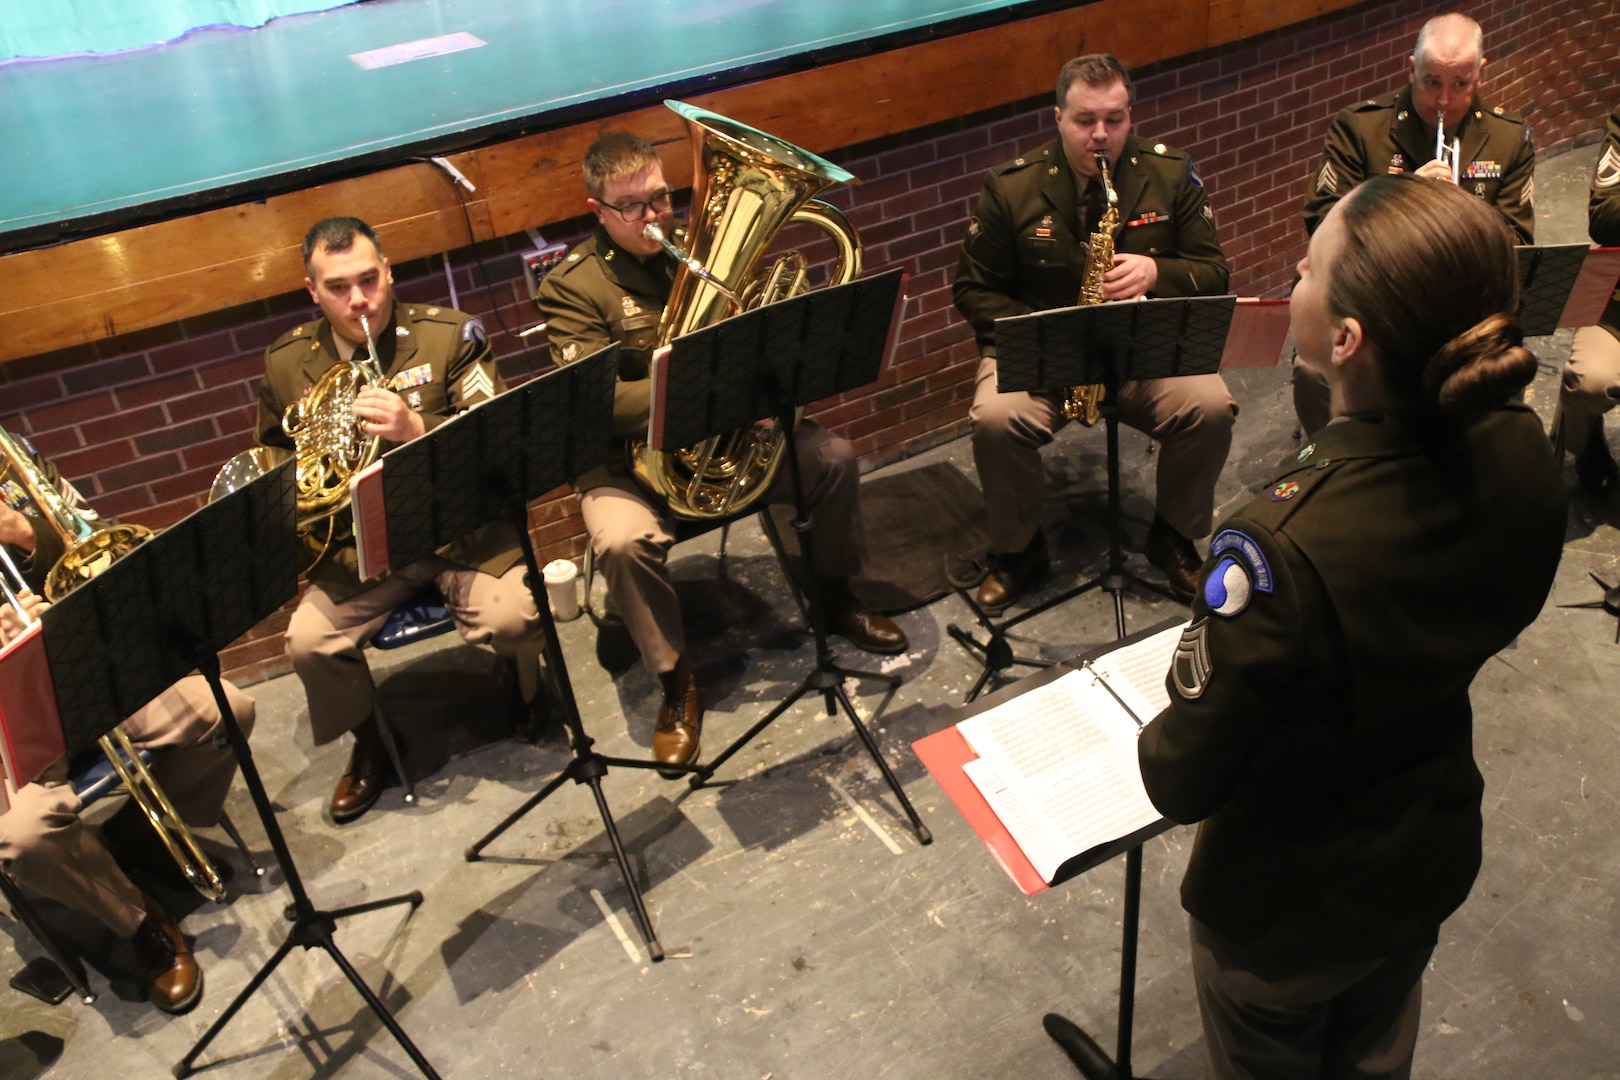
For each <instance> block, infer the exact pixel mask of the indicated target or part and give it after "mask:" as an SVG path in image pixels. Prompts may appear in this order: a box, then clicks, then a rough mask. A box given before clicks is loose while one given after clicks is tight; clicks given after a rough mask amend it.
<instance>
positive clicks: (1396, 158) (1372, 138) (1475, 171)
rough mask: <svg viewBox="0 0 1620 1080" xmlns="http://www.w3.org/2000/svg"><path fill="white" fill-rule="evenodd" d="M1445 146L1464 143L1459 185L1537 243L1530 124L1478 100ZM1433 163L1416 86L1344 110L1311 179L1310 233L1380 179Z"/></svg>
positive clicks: (1431, 144) (1429, 131) (1526, 239)
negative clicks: (1359, 188) (1415, 100)
mask: <svg viewBox="0 0 1620 1080" xmlns="http://www.w3.org/2000/svg"><path fill="white" fill-rule="evenodd" d="M1446 137H1447V141H1448V142H1449V141H1450V140H1451V138H1452V137H1456V138H1457V139H1459V140H1461V142H1462V150H1461V153H1460V154H1459V155H1458V160H1459V161H1460V162H1461V163H1462V164H1461V167H1460V169H1459V175H1458V178H1457V184H1458V186H1459V187H1461V188H1462V189H1463V190H1464V191H1471V192H1473V193H1474V194H1475V195H1478V196H1479V197H1480V198H1482V199H1484V200H1485V201H1486V202H1488V203H1490V204H1491V205H1492V206H1494V207H1496V209H1497V210H1498V211H1500V212H1501V214H1502V216H1503V217H1504V218H1506V219H1507V221H1508V224H1509V225H1511V226H1513V231H1514V232H1515V233H1517V234H1518V237H1519V240H1518V242H1519V243H1521V244H1529V243H1534V242H1535V235H1536V212H1535V195H1536V182H1535V166H1536V150H1535V147H1534V146H1532V145H1531V144H1530V125H1529V124H1527V123H1525V122H1524V120H1523V119H1522V118H1521V117H1520V116H1519V115H1518V114H1517V113H1511V112H1508V111H1507V110H1505V109H1503V108H1501V107H1500V106H1492V105H1487V104H1486V103H1485V102H1483V101H1481V100H1480V99H1479V98H1478V97H1477V96H1476V97H1475V98H1474V103H1473V105H1472V106H1471V107H1470V108H1469V110H1468V115H1467V117H1466V118H1465V119H1464V120H1463V122H1462V124H1460V125H1459V126H1458V128H1457V130H1456V131H1448V132H1446ZM1433 160H1434V128H1433V126H1432V125H1430V124H1427V123H1425V122H1424V121H1423V118H1422V117H1420V116H1419V115H1418V112H1417V110H1416V109H1414V108H1413V107H1412V87H1411V86H1410V85H1408V86H1406V87H1403V88H1402V89H1400V90H1397V91H1395V92H1394V93H1392V94H1385V95H1384V96H1383V97H1380V98H1371V99H1368V100H1366V101H1358V102H1357V103H1356V104H1354V105H1350V106H1347V107H1345V108H1343V109H1340V110H1339V114H1338V115H1337V116H1335V117H1334V118H1333V125H1332V126H1331V127H1330V128H1328V135H1327V144H1326V145H1325V146H1324V147H1323V150H1322V161H1321V163H1320V164H1319V165H1318V166H1317V167H1316V171H1315V172H1314V173H1312V174H1311V192H1310V195H1309V196H1307V197H1306V199H1305V231H1306V232H1308V233H1314V232H1315V231H1316V227H1317V226H1318V225H1320V224H1322V219H1323V218H1325V217H1327V212H1328V211H1329V210H1331V209H1332V208H1333V204H1334V203H1336V202H1338V201H1339V200H1340V199H1341V198H1343V197H1344V196H1346V195H1348V194H1350V189H1351V188H1353V187H1355V186H1356V185H1357V184H1359V183H1361V182H1362V181H1363V180H1365V179H1367V178H1368V177H1370V176H1377V175H1378V174H1379V173H1384V172H1392V173H1411V172H1417V170H1418V169H1420V168H1422V167H1423V166H1424V165H1427V164H1428V163H1429V162H1431V161H1433Z"/></svg>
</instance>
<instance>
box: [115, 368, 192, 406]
mask: <svg viewBox="0 0 1620 1080" xmlns="http://www.w3.org/2000/svg"><path fill="white" fill-rule="evenodd" d="M196 389H197V374H196V372H194V371H182V372H180V373H178V374H175V375H168V376H165V377H164V378H161V379H150V380H148V381H146V382H139V383H132V384H130V385H129V386H120V387H119V388H118V389H117V390H116V391H114V394H113V396H114V397H115V398H117V400H118V407H119V408H120V409H130V408H134V407H135V406H137V405H150V404H151V403H153V402H155V401H168V400H169V399H170V398H175V397H181V396H183V395H185V394H189V393H191V392H192V391H193V390H196Z"/></svg>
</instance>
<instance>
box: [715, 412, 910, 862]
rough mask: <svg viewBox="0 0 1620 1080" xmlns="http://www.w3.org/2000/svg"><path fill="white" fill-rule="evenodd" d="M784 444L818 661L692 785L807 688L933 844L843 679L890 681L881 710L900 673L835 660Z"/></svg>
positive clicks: (794, 457) (799, 485) (782, 418)
mask: <svg viewBox="0 0 1620 1080" xmlns="http://www.w3.org/2000/svg"><path fill="white" fill-rule="evenodd" d="M792 417H793V409H792V406H791V403H788V404H787V405H786V407H785V408H784V409H783V411H782V412H781V414H780V415H779V416H778V418H777V422H778V423H779V424H781V425H782V430H785V431H791V430H792V427H793V424H792ZM786 450H787V461H786V463H785V465H786V467H787V470H788V475H789V477H790V478H791V479H792V483H793V509H794V515H795V516H794V520H793V530H794V532H796V533H797V534H798V537H799V551H800V553H801V554H802V556H803V558H804V565H805V568H806V573H805V577H806V579H807V580H806V583H805V592H806V594H807V598H808V600H809V610H808V612H807V613H806V614H807V617H808V621H809V623H810V632H811V633H812V635H814V637H815V641H816V661H815V667H814V669H813V670H812V671H811V672H810V673H809V674H808V675H806V676H805V678H804V681H803V682H801V683H800V684H799V686H798V689H796V690H794V691H793V693H792V694H789V695H788V698H787V700H786V701H783V702H782V703H781V704H780V705H778V706H776V708H774V709H772V710H771V711H770V712H768V713H766V714H765V716H764V717H763V718H762V719H760V720H759V721H758V722H757V723H755V724H754V726H753V727H751V728H749V729H748V730H747V731H746V732H745V733H744V734H743V736H742V737H741V738H739V739H738V740H736V741H735V742H733V743H732V744H731V745H730V746H728V747H726V748H725V750H723V751H721V753H720V756H719V757H717V758H715V759H714V760H713V761H711V762H709V763H708V764H707V765H705V766H703V767H701V768H699V769H696V770H695V771H694V772H693V774H692V776H691V778H690V779H689V781H688V782H689V783H690V784H691V786H692V787H693V788H700V787H702V786H704V785H705V784H707V783H708V782H709V779H710V777H712V776H713V775H714V773H715V770H717V769H718V768H720V766H721V765H724V764H725V763H726V762H727V761H728V760H730V758H731V756H732V755H733V754H735V753H736V752H737V751H738V750H741V749H742V748H743V747H744V746H746V745H747V744H748V743H749V741H750V740H752V739H753V738H754V736H756V735H758V734H759V733H760V732H762V731H764V730H765V729H766V728H767V727H769V726H770V725H771V723H772V722H773V721H774V720H775V719H776V718H777V717H779V716H781V715H782V714H783V713H785V712H787V711H788V710H789V709H791V708H792V707H793V706H794V705H795V704H796V703H797V702H798V700H799V699H800V698H802V697H803V696H804V695H806V694H809V693H818V694H820V695H821V696H822V700H823V701H824V702H825V703H826V708H827V715H828V716H835V715H837V712H838V709H839V707H842V708H843V710H844V715H845V716H846V717H848V719H849V722H850V724H851V725H853V726H854V728H855V734H856V735H857V736H859V738H860V740H861V744H862V745H863V746H864V747H865V748H866V752H867V753H868V754H869V755H871V758H872V760H873V761H874V762H876V763H877V767H878V769H879V771H880V772H882V773H883V779H884V781H885V782H886V783H887V784H888V785H889V790H890V791H892V792H894V797H895V799H896V800H897V801H898V802H899V803H900V807H901V809H903V810H904V811H905V813H906V817H907V818H909V819H910V820H911V828H912V830H913V831H914V832H915V833H916V835H917V842H918V843H921V844H931V843H933V841H934V836H933V834H932V833H930V832H929V831H928V827H927V826H925V825H924V824H923V823H922V818H921V817H920V816H919V815H918V814H917V809H916V807H914V806H912V805H911V800H910V799H908V798H907V797H906V793H905V789H904V788H902V787H901V786H900V781H899V779H898V778H897V777H896V776H895V775H894V772H893V770H891V769H890V768H889V763H888V762H887V761H885V760H883V754H882V752H881V751H880V750H879V749H878V745H877V740H876V739H874V738H873V737H872V733H871V732H870V731H869V730H867V728H866V725H865V724H863V723H861V718H860V716H859V714H857V713H856V712H855V706H854V703H852V702H851V701H850V700H849V696H848V695H847V694H845V693H844V680H845V679H846V678H855V679H873V680H876V681H879V682H885V683H888V685H889V692H888V694H886V695H885V696H884V698H883V704H882V705H880V706H879V707H878V710H877V711H878V712H879V713H881V712H882V711H883V708H884V707H885V706H887V705H888V703H889V699H890V698H891V697H893V696H894V691H895V690H896V689H897V688H898V687H899V686H900V679H899V677H898V676H894V675H884V674H880V673H878V672H873V671H856V670H854V669H851V668H842V667H839V666H838V665H837V664H836V663H834V661H833V655H832V652H831V650H829V649H828V647H827V631H826V604H825V598H824V597H823V596H822V594H821V584H820V582H819V580H818V579H817V577H816V572H815V566H816V559H815V548H814V541H813V539H812V537H811V535H810V514H809V511H808V509H807V508H806V506H805V500H804V483H803V480H802V479H801V477H800V475H799V455H798V449H797V447H796V446H795V445H794V440H793V439H788V440H787V443H786Z"/></svg>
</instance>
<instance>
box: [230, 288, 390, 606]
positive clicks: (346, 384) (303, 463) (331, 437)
mask: <svg viewBox="0 0 1620 1080" xmlns="http://www.w3.org/2000/svg"><path fill="white" fill-rule="evenodd" d="M360 325H361V326H362V327H363V328H364V329H365V332H366V351H367V354H368V355H367V356H365V357H364V358H363V359H359V360H356V359H354V358H352V357H351V358H350V359H349V361H348V362H347V363H342V364H334V365H332V366H331V367H330V368H328V369H327V370H326V373H325V374H323V375H322V376H321V377H320V379H319V380H318V381H317V382H316V383H315V385H313V386H311V387H310V388H309V392H308V393H306V394H305V395H304V396H303V398H302V399H301V400H299V401H295V402H293V403H292V404H291V405H289V406H287V410H286V412H284V413H283V414H282V417H281V427H282V430H283V431H285V432H286V433H287V434H288V435H289V436H291V437H292V440H293V445H295V446H296V447H297V450H295V451H293V452H292V453H291V454H289V452H288V451H286V450H284V449H282V448H280V447H273V446H255V447H253V448H252V449H250V450H244V451H242V452H241V453H240V454H237V455H236V456H235V457H233V458H231V459H230V460H229V461H227V462H226V463H225V464H224V465H223V466H221V468H220V470H219V472H218V473H217V474H215V476H214V483H213V486H212V487H211V488H210V489H209V492H208V501H209V502H213V501H214V500H215V499H218V498H221V497H223V496H225V495H229V494H230V493H231V492H233V491H235V490H237V489H238V488H241V487H245V486H246V485H247V484H249V483H251V482H252V481H254V480H257V479H258V478H259V477H261V476H263V475H264V474H265V473H267V472H269V471H270V470H271V469H273V468H275V467H276V466H277V465H279V464H281V463H282V462H283V461H285V460H287V458H288V457H289V456H293V457H297V459H298V466H297V475H298V480H297V487H298V537H299V539H300V541H302V542H303V544H304V545H305V548H306V554H307V555H308V556H309V559H308V562H307V563H306V565H305V567H304V573H306V574H307V573H308V572H309V571H310V570H312V569H314V568H315V565H316V564H317V563H319V562H320V561H321V559H322V558H324V557H325V555H326V553H327V552H328V551H329V550H331V547H332V541H333V540H334V539H337V538H338V533H339V530H340V522H339V521H338V520H337V517H338V515H339V514H341V513H342V512H343V511H344V510H347V509H348V507H349V480H350V478H352V477H353V476H354V475H355V474H356V473H359V472H362V471H364V470H365V469H367V468H368V467H370V465H371V464H372V463H373V462H374V461H376V460H377V451H378V448H379V446H380V445H381V442H382V440H381V439H379V438H377V437H376V436H368V435H366V434H365V433H364V432H362V431H361V430H360V423H359V421H358V420H356V419H355V416H354V399H355V395H356V394H358V393H359V392H360V390H361V389H362V388H363V387H366V386H368V385H369V386H376V387H379V388H382V387H386V386H387V385H388V379H387V377H386V376H385V375H384V374H383V372H382V368H381V367H380V366H379V365H378V363H377V342H376V339H375V338H373V337H372V336H371V323H370V321H369V320H368V319H366V318H365V316H361V318H360Z"/></svg>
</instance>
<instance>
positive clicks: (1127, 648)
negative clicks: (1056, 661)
mask: <svg viewBox="0 0 1620 1080" xmlns="http://www.w3.org/2000/svg"><path fill="white" fill-rule="evenodd" d="M1184 625H1185V624H1184V623H1183V622H1181V621H1177V620H1169V621H1166V622H1164V623H1161V624H1159V625H1158V626H1156V627H1153V628H1150V629H1147V630H1144V631H1141V632H1139V633H1136V634H1132V635H1131V636H1130V637H1128V638H1126V639H1124V640H1123V641H1120V642H1117V643H1115V644H1114V645H1111V646H1110V647H1109V648H1107V649H1104V650H1097V651H1096V652H1095V654H1093V655H1087V656H1085V657H1080V658H1076V659H1075V660H1072V661H1069V662H1067V663H1065V664H1061V665H1057V666H1055V667H1052V668H1048V669H1046V670H1045V671H1043V672H1041V673H1039V674H1037V675H1031V676H1030V677H1028V678H1026V679H1023V680H1020V681H1019V682H1017V683H1015V684H1013V685H1012V686H1009V687H1006V688H1005V689H1003V690H1000V691H998V692H997V693H995V694H991V695H989V696H988V697H986V698H983V699H981V700H980V701H978V702H975V703H974V704H972V705H970V706H967V707H966V708H964V709H962V710H960V711H959V712H958V714H957V715H958V716H959V717H960V719H958V720H957V722H956V723H955V724H953V725H951V726H950V727H948V728H946V729H944V730H943V731H939V732H936V733H934V734H932V735H929V736H927V737H926V738H923V739H919V740H917V741H916V742H914V743H913V744H912V749H913V751H914V752H915V753H916V755H917V758H918V760H920V761H921V762H922V763H923V766H924V767H925V768H927V769H928V771H929V773H930V774H931V775H932V776H933V777H934V779H935V780H936V781H937V782H938V783H939V785H940V787H941V789H943V790H944V792H945V794H946V796H947V797H948V798H949V799H950V800H951V802H952V803H954V804H955V806H956V808H957V810H958V811H960V812H961V814H962V817H963V819H964V820H966V821H967V823H968V825H969V826H970V827H971V828H972V829H973V831H974V832H975V833H977V834H978V836H979V838H980V839H981V840H982V841H983V842H984V845H985V846H986V847H987V848H989V849H990V854H991V855H992V856H993V857H994V858H995V860H996V862H997V863H998V864H1000V866H1001V868H1002V870H1004V871H1005V872H1006V874H1007V876H1008V877H1010V878H1012V880H1013V883H1014V884H1015V885H1017V886H1018V888H1019V890H1020V891H1021V892H1023V893H1024V894H1025V895H1026V896H1030V895H1033V894H1035V893H1038V892H1040V891H1042V890H1043V889H1045V888H1047V887H1048V886H1049V885H1055V884H1058V883H1059V882H1062V881H1066V880H1068V879H1069V878H1071V877H1074V876H1075V875H1077V874H1080V873H1084V872H1085V871H1086V870H1089V869H1091V868H1092V867H1094V866H1098V865H1100V864H1102V863H1104V862H1106V861H1108V860H1109V859H1112V858H1114V857H1115V856H1116V855H1119V854H1122V853H1123V852H1126V851H1129V850H1130V849H1131V848H1133V847H1136V846H1137V845H1139V844H1141V843H1143V842H1144V841H1146V840H1147V839H1149V838H1151V837H1153V836H1156V835H1157V834H1159V833H1161V832H1164V831H1165V830H1167V829H1169V828H1170V827H1171V822H1169V821H1167V820H1166V819H1165V818H1164V817H1163V816H1162V815H1161V814H1159V812H1158V810H1157V809H1155V808H1154V807H1153V805H1152V803H1151V802H1150V801H1149V800H1148V797H1147V793H1146V791H1145V790H1144V789H1143V787H1142V781H1141V774H1140V772H1139V770H1138V767H1137V764H1136V736H1137V734H1138V733H1139V732H1140V731H1141V729H1142V727H1143V726H1145V725H1146V724H1147V723H1148V722H1149V721H1151V720H1152V718H1153V717H1154V716H1155V715H1157V713H1158V711H1159V710H1161V709H1162V708H1164V707H1166V706H1167V705H1168V704H1169V701H1168V693H1167V692H1166V691H1165V689H1164V677H1165V674H1166V673H1167V672H1168V669H1169V666H1170V658H1171V656H1172V655H1173V654H1174V651H1175V648H1176V645H1177V643H1178V642H1179V640H1180V637H1181V631H1182V628H1183V626H1184ZM965 728H971V729H972V731H971V733H968V732H966V731H965V730H964V729H965ZM975 747H978V749H976V748H975ZM979 749H982V750H984V751H985V753H986V755H987V758H986V760H983V761H981V760H980V754H979ZM1003 813H1005V814H1006V815H1007V816H1005V817H1004V816H1003Z"/></svg>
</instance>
